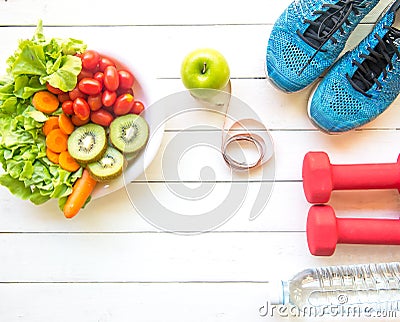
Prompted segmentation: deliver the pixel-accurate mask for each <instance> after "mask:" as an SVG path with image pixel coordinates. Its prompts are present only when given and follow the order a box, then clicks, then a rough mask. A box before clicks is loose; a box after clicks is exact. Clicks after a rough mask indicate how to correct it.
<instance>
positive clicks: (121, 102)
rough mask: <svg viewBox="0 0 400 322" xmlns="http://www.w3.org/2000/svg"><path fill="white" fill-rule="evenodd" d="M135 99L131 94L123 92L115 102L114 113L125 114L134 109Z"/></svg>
mask: <svg viewBox="0 0 400 322" xmlns="http://www.w3.org/2000/svg"><path fill="white" fill-rule="evenodd" d="M134 103H135V100H134V98H133V96H132V95H131V94H122V95H121V96H118V98H117V99H116V101H115V103H114V114H115V115H125V114H128V113H129V111H130V110H131V109H132V107H133V104H134Z"/></svg>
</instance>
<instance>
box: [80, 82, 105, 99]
mask: <svg viewBox="0 0 400 322" xmlns="http://www.w3.org/2000/svg"><path fill="white" fill-rule="evenodd" d="M78 88H79V90H80V91H81V92H82V93H84V94H88V95H97V94H99V93H100V92H101V90H102V85H101V83H100V82H99V81H98V80H96V79H94V78H83V79H81V81H80V82H79V83H78Z"/></svg>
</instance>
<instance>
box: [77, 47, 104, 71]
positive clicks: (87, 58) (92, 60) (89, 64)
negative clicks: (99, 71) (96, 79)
mask: <svg viewBox="0 0 400 322" xmlns="http://www.w3.org/2000/svg"><path fill="white" fill-rule="evenodd" d="M81 60H82V67H83V68H85V69H89V70H93V69H95V68H96V67H97V64H98V63H99V60H100V54H99V53H98V52H97V51H95V50H86V51H85V52H84V53H83V54H82V56H81Z"/></svg>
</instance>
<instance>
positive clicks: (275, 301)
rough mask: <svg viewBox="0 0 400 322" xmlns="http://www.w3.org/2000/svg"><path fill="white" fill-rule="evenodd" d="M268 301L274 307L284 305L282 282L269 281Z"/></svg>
mask: <svg viewBox="0 0 400 322" xmlns="http://www.w3.org/2000/svg"><path fill="white" fill-rule="evenodd" d="M267 291H268V301H269V302H270V303H271V304H272V305H279V304H284V303H283V302H284V298H283V291H284V288H283V282H282V281H279V280H278V281H269V282H268V284H267Z"/></svg>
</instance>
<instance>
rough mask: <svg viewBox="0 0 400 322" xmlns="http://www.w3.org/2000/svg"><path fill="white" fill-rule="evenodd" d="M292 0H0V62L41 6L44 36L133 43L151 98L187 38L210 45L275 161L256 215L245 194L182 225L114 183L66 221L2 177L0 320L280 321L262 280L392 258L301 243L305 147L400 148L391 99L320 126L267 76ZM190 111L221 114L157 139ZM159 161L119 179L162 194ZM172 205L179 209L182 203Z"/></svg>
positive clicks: (346, 206) (221, 178) (392, 201)
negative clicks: (233, 210)
mask: <svg viewBox="0 0 400 322" xmlns="http://www.w3.org/2000/svg"><path fill="white" fill-rule="evenodd" d="M388 2H389V0H385V1H381V3H380V4H379V6H378V7H377V8H375V10H374V11H373V12H372V13H371V14H370V15H369V16H368V17H367V18H366V19H365V21H364V22H363V23H362V24H361V25H360V26H359V27H358V28H357V30H356V32H355V33H354V34H353V36H352V38H351V40H350V42H349V45H348V46H347V48H351V47H352V46H353V45H354V44H355V43H356V42H357V41H358V39H360V38H361V37H362V36H363V35H365V34H366V33H367V32H368V31H369V30H370V29H371V28H372V24H373V23H374V21H375V20H376V18H377V16H378V15H379V13H380V12H381V11H382V9H383V8H384V7H385V6H386V4H387V3H388ZM289 3H290V0H284V1H272V0H267V1H260V0H250V1H246V2H245V3H243V2H232V1H210V0H204V1H202V2H201V3H198V4H196V3H190V2H185V1H179V0H171V1H167V2H159V1H154V0H149V1H141V2H130V1H122V0H121V1H113V2H110V1H105V0H101V1H85V2H83V1H78V0H70V1H68V2H64V1H54V0H53V1H50V0H41V1H39V0H31V1H27V0H8V1H2V2H0V39H1V42H2V50H1V51H0V67H1V69H4V68H5V59H6V58H7V57H8V56H9V55H10V54H11V53H12V52H13V51H14V49H15V47H16V44H17V40H18V39H19V38H27V37H30V36H31V35H32V33H33V31H34V28H35V24H36V22H37V21H38V19H43V23H44V25H45V34H46V35H47V36H49V37H51V36H57V37H75V38H80V39H83V40H85V41H86V42H87V43H88V44H89V45H90V47H92V48H107V46H111V47H112V48H113V49H114V50H117V51H120V52H121V53H123V54H126V55H129V53H130V52H133V51H134V52H135V57H138V63H139V64H142V65H141V66H143V67H142V68H143V70H148V72H149V73H151V74H152V75H154V77H155V79H156V80H155V83H154V86H155V87H156V89H157V91H158V93H159V96H160V97H162V96H163V95H169V94H171V93H175V92H179V91H182V90H183V85H182V83H181V81H180V75H179V67H180V63H181V61H182V59H183V57H184V56H185V55H186V54H187V53H188V52H189V51H191V50H192V49H195V48H197V47H201V46H208V47H214V48H216V49H218V50H220V51H221V52H222V53H223V54H224V55H225V56H226V58H227V60H228V62H229V64H230V67H231V72H232V88H233V95H235V96H237V97H238V98H240V99H241V100H243V101H244V102H246V103H247V104H248V105H249V106H251V107H252V108H253V109H254V110H255V111H256V112H257V114H258V115H259V117H260V119H261V120H262V121H263V122H264V123H265V125H266V127H267V128H268V129H269V130H270V134H271V136H272V138H273V141H274V144H275V163H276V176H275V184H274V188H273V192H272V195H271V198H270V200H269V202H268V204H267V206H266V207H265V209H264V210H263V212H262V214H261V215H260V216H259V217H258V218H256V219H255V220H254V221H249V218H248V213H249V211H250V208H251V198H248V200H246V201H245V202H244V204H243V206H242V207H241V208H240V209H239V211H238V213H237V214H236V215H235V216H234V217H233V218H232V219H231V220H230V221H228V222H227V223H226V224H225V225H223V226H221V227H219V228H218V229H217V230H215V231H212V232H209V233H205V234H200V235H191V236H182V235H175V234H171V233H165V232H163V231H161V230H159V229H157V228H155V227H153V226H152V225H150V224H149V223H148V222H147V221H146V220H144V219H143V218H142V217H141V216H140V215H139V214H138V213H137V212H136V211H135V209H134V207H133V206H132V205H131V202H130V200H129V198H128V196H127V193H126V191H125V189H121V190H119V191H117V192H115V193H113V194H111V195H108V196H105V197H103V198H101V199H98V200H95V201H93V203H92V204H91V205H90V206H89V207H87V208H86V209H84V210H83V211H82V213H81V214H79V216H78V217H76V218H75V219H74V220H66V219H64V217H63V216H62V214H61V213H60V212H59V211H58V209H57V206H56V204H55V202H49V203H47V204H45V205H42V206H39V207H37V206H34V205H32V204H29V203H27V202H23V201H20V200H18V199H16V198H15V197H14V196H12V195H10V194H9V192H8V191H7V190H6V189H4V188H1V189H0V209H1V211H0V298H1V301H0V321H7V322H13V321H29V322H39V321H40V322H44V321H60V322H63V321H84V322H86V321H102V322H106V321H107V322H111V321H113V322H114V321H117V322H122V321H157V322H158V321H174V322H176V321H202V322H204V321H230V322H232V321H264V320H269V321H281V320H284V318H282V317H279V316H276V315H275V316H261V315H260V312H259V309H260V307H262V306H263V305H264V304H265V303H266V301H267V300H268V298H267V294H266V290H265V285H266V282H268V281H269V280H271V279H278V278H283V279H285V278H289V277H290V276H292V275H293V274H295V273H297V272H298V271H300V270H302V269H303V268H307V267H315V266H320V265H339V264H351V263H366V262H385V261H393V260H399V258H400V256H399V248H398V246H356V245H354V246H351V245H339V246H338V248H337V250H336V253H335V254H334V255H333V256H331V257H327V258H323V257H313V256H311V255H310V254H309V252H308V249H307V245H306V236H305V222H306V215H307V211H308V208H309V204H308V203H307V202H306V200H305V197H304V195H303V191H302V183H301V164H302V158H303V156H304V154H305V153H306V152H307V151H310V150H325V151H327V152H329V154H330V155H331V159H332V162H333V163H351V162H354V163H363V162H395V161H396V159H397V156H398V154H399V153H400V143H399V142H400V140H399V136H400V134H399V131H398V128H399V124H400V109H399V107H400V100H399V99H398V100H396V101H395V102H394V103H393V105H392V106H391V107H390V108H389V109H388V110H387V111H386V112H385V113H383V114H382V115H381V116H380V117H379V118H377V119H376V120H375V121H373V122H371V123H370V124H368V125H366V126H364V127H363V128H362V129H359V130H357V131H354V132H352V133H347V134H343V135H339V136H327V135H325V134H323V133H320V132H319V131H318V130H316V129H315V128H314V127H313V126H312V124H311V123H310V122H309V120H308V119H307V115H306V114H307V113H306V106H307V98H308V95H309V92H310V89H306V90H304V91H302V92H300V93H296V94H291V95H287V94H283V93H280V92H278V91H277V90H276V89H274V88H273V87H272V86H271V85H270V84H269V83H268V81H267V80H266V79H265V72H264V63H265V49H266V43H267V40H268V35H269V33H270V31H271V29H272V25H273V23H274V21H275V19H276V18H277V17H278V16H279V14H280V13H281V11H282V10H283V9H284V8H285V7H286V6H287V5H288V4H289ZM199 120H201V121H203V122H204V124H213V125H216V126H218V122H219V120H218V119H210V115H207V114H204V113H198V114H196V115H191V116H186V117H185V118H183V119H182V118H175V119H172V120H170V121H169V122H168V123H167V127H166V132H165V135H164V138H163V142H162V147H164V146H166V145H167V144H169V143H171V142H172V143H173V139H174V136H175V135H176V134H177V133H178V132H179V131H181V130H185V129H186V128H188V127H190V126H191V125H192V124H194V123H195V122H198V121H199ZM194 134H196V133H194ZM191 135H193V133H191ZM177 149H179V147H177ZM161 150H162V149H160V151H161ZM195 159H196V156H194V157H193V160H194V161H195ZM162 161H163V155H162V153H161V152H160V153H159V154H157V156H156V158H155V160H154V162H153V163H152V164H151V165H150V167H149V168H148V169H147V171H146V176H147V179H148V180H149V182H146V181H145V180H144V179H143V178H141V179H139V180H138V181H137V182H135V183H133V184H132V185H131V186H130V189H131V191H134V193H135V196H136V197H137V198H140V197H141V196H143V192H142V190H143V189H141V187H143V185H145V184H150V185H151V186H152V188H153V189H154V191H156V193H158V194H159V195H160V197H163V196H164V194H165V191H164V190H165V189H163V186H164V182H163V177H162V173H161V162H162ZM171 166H173V165H171ZM210 166H211V167H212V168H213V169H214V171H215V173H216V184H217V185H218V186H219V187H225V186H227V185H228V186H229V185H230V184H236V183H230V181H229V180H230V179H231V177H230V173H229V171H228V169H227V168H226V167H225V165H224V164H223V163H222V162H221V160H214V159H210ZM173 180H175V181H179V180H187V181H191V182H193V181H196V180H198V173H197V172H196V173H194V172H192V171H189V170H188V169H186V170H182V173H181V177H180V178H173ZM249 181H250V182H249V183H248V185H249V187H250V188H249V189H250V190H251V191H252V193H253V192H257V191H258V189H259V188H260V182H259V177H257V173H256V174H255V175H252V176H251V177H250V178H249ZM141 194H142V195H141ZM143 197H144V196H143ZM399 201H400V199H399V196H398V192H397V191H369V192H365V191H363V192H359V191H354V192H334V193H333V195H332V199H331V202H330V203H331V204H332V205H333V206H334V208H335V210H336V211H337V214H338V216H344V217H346V216H370V217H382V218H383V217H384V218H393V219H396V218H398V217H399V211H400V202H399ZM182 211H187V212H190V207H189V208H188V209H186V208H183V209H182ZM326 319H328V318H327V317H326ZM302 320H307V319H302ZM356 320H363V318H360V319H356ZM372 320H375V319H372ZM381 320H382V321H385V320H387V319H381ZM351 321H354V319H351Z"/></svg>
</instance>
